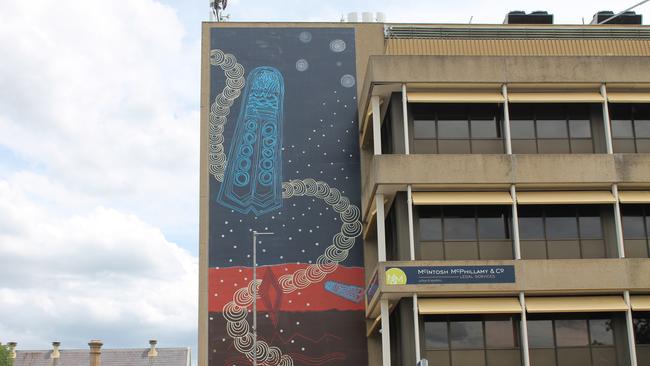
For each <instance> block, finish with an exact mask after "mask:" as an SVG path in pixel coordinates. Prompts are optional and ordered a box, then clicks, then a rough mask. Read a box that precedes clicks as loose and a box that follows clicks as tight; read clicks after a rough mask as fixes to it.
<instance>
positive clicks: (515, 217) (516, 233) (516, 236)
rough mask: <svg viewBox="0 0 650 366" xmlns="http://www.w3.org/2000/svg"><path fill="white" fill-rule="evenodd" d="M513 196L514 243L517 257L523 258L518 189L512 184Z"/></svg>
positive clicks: (511, 191)
mask: <svg viewBox="0 0 650 366" xmlns="http://www.w3.org/2000/svg"><path fill="white" fill-rule="evenodd" d="M510 196H512V245H513V246H514V248H515V259H521V242H520V241H519V214H518V213H517V189H516V188H515V185H514V184H513V185H511V186H510Z"/></svg>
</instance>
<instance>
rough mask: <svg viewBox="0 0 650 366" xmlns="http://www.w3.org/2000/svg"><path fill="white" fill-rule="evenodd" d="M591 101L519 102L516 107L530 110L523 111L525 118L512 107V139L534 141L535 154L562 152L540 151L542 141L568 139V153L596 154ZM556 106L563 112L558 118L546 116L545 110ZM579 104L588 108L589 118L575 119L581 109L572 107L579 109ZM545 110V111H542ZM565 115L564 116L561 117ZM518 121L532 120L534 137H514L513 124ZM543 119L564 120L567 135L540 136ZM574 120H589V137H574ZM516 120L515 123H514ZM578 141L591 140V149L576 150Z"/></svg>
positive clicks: (587, 114)
mask: <svg viewBox="0 0 650 366" xmlns="http://www.w3.org/2000/svg"><path fill="white" fill-rule="evenodd" d="M590 104H591V103H544V104H536V103H517V104H516V107H515V109H516V108H517V107H522V109H523V108H524V107H528V108H530V110H529V111H527V114H524V113H522V116H524V117H525V118H517V116H515V115H514V114H516V113H517V111H516V110H515V111H514V113H513V110H512V107H511V109H510V131H511V135H510V136H511V137H510V139H511V141H512V142H514V141H534V143H535V154H562V153H561V152H560V153H556V152H540V142H544V141H549V142H550V141H566V142H567V143H568V146H569V149H568V152H567V153H566V154H595V153H596V143H595V139H594V137H595V136H594V129H593V126H592V118H591V114H590V111H589V105H590ZM549 105H551V106H555V107H558V108H559V109H560V112H561V113H558V114H557V116H556V117H557V118H553V119H550V118H544V117H548V116H543V112H548V110H547V109H546V108H548V106H549ZM541 106H545V107H546V108H545V109H544V110H542V107H541ZM577 106H584V108H586V112H587V113H586V116H587V119H586V120H585V119H575V118H572V117H574V114H575V115H577V114H578V113H579V111H575V112H574V111H572V109H574V110H577V109H578V108H581V107H577ZM542 111H543V112H542ZM560 117H563V118H560ZM516 121H531V122H532V127H533V130H532V132H533V137H526V138H518V137H513V136H512V126H513V125H515V124H516ZM541 121H564V130H565V132H566V137H540V134H539V130H540V127H539V125H540V122H541ZM573 121H588V122H589V135H590V136H589V137H573V135H572V133H571V131H572V128H571V125H572V123H571V122H573ZM513 122H514V123H513ZM577 141H590V142H591V151H590V152H574V150H575V148H574V144H573V142H577ZM513 154H518V153H517V152H515V151H513Z"/></svg>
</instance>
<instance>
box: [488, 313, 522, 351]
mask: <svg viewBox="0 0 650 366" xmlns="http://www.w3.org/2000/svg"><path fill="white" fill-rule="evenodd" d="M517 337H518V336H517V331H516V328H515V324H514V322H513V321H512V319H504V320H486V321H485V343H486V344H485V346H486V347H487V348H514V347H516V346H517Z"/></svg>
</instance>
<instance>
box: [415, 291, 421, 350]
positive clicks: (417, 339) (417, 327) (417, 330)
mask: <svg viewBox="0 0 650 366" xmlns="http://www.w3.org/2000/svg"><path fill="white" fill-rule="evenodd" d="M413 336H414V337H415V361H416V362H418V361H420V360H421V359H422V356H421V354H420V312H419V311H418V295H417V294H413Z"/></svg>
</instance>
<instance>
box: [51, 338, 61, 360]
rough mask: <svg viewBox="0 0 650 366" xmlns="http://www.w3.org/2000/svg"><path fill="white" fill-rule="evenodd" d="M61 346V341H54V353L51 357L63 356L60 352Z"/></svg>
mask: <svg viewBox="0 0 650 366" xmlns="http://www.w3.org/2000/svg"><path fill="white" fill-rule="evenodd" d="M59 346H61V342H52V353H51V354H50V358H51V359H55V358H59V357H61V353H60V352H59Z"/></svg>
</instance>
